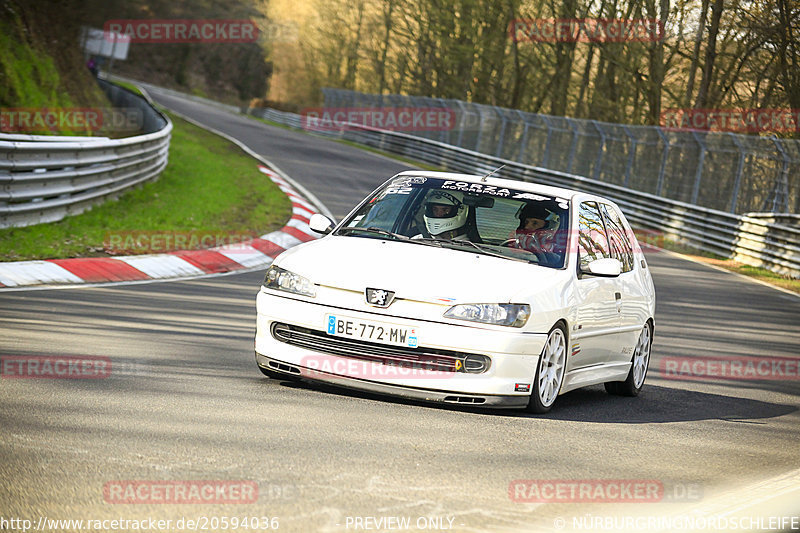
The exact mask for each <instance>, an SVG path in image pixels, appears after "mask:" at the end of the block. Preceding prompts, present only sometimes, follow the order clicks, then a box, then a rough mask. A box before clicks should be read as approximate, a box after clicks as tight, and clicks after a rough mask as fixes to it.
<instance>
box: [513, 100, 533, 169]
mask: <svg viewBox="0 0 800 533" xmlns="http://www.w3.org/2000/svg"><path fill="white" fill-rule="evenodd" d="M515 111H516V112H517V114H518V115H519V118H521V119H522V122H524V123H525V128H524V129H523V130H522V139H520V142H519V154H517V161H519V162H520V163H524V162H525V161H523V160H522V158H523V157H525V147H526V146H527V145H528V129H529V128H530V123H529V122H528V121H527V120H526V119H525V115H523V114H522V111H520V110H519V109H516V110H515Z"/></svg>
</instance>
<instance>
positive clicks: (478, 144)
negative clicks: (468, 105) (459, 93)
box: [475, 106, 483, 152]
mask: <svg viewBox="0 0 800 533" xmlns="http://www.w3.org/2000/svg"><path fill="white" fill-rule="evenodd" d="M476 107H477V108H478V117H479V118H478V136H477V137H475V151H476V152H477V151H478V150H479V149H480V147H481V137H483V110H482V109H481V107H483V106H476Z"/></svg>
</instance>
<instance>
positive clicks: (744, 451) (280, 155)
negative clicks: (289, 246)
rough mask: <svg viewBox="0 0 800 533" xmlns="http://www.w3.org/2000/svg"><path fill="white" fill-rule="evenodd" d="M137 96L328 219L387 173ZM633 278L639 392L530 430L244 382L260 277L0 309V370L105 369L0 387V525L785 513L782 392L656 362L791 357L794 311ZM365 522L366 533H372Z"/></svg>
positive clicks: (779, 300) (313, 523) (14, 303)
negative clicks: (252, 159)
mask: <svg viewBox="0 0 800 533" xmlns="http://www.w3.org/2000/svg"><path fill="white" fill-rule="evenodd" d="M152 96H153V97H154V99H155V100H156V101H157V102H159V103H160V104H162V105H164V106H166V107H168V108H172V109H175V110H177V111H179V112H181V113H183V114H185V115H187V116H190V117H193V118H194V119H195V120H197V121H200V122H202V123H204V124H207V125H209V126H211V127H213V128H216V129H218V130H220V131H223V132H225V133H228V134H229V135H232V136H234V137H236V138H237V139H239V140H241V141H243V142H244V143H245V144H247V145H248V146H249V147H250V148H252V149H253V150H255V151H256V152H257V153H259V154H261V155H263V156H264V157H266V158H267V159H269V160H271V161H272V162H274V163H275V164H276V165H277V166H278V167H279V168H280V169H281V170H283V171H284V172H286V173H287V174H289V175H290V176H291V177H292V178H294V179H295V180H296V181H297V182H299V183H301V184H302V185H303V186H305V187H306V188H307V189H308V190H310V191H311V192H312V193H313V194H314V195H316V196H317V197H318V198H319V199H320V200H321V201H322V202H324V203H325V204H326V205H327V206H328V208H329V209H330V210H331V211H332V212H333V213H334V215H336V216H337V217H342V216H344V215H345V214H346V213H347V212H348V211H349V210H350V208H352V207H353V206H354V204H355V203H356V202H357V201H358V200H360V199H361V198H362V197H363V196H364V195H365V194H367V193H368V192H369V191H371V190H372V189H374V188H375V187H376V186H377V185H379V184H380V183H381V182H383V181H384V180H385V179H386V178H387V177H389V176H390V175H392V174H393V173H395V172H398V171H400V170H404V169H407V168H408V167H407V166H406V165H404V164H402V163H400V162H396V161H393V160H390V159H387V158H384V157H381V156H377V155H374V154H370V153H368V152H365V151H362V150H359V149H357V148H353V147H351V146H347V145H343V144H340V143H335V142H332V141H329V140H326V139H322V138H319V137H315V136H311V135H306V134H303V133H300V132H294V131H288V130H285V129H282V128H275V127H271V126H267V125H264V124H261V123H259V122H256V121H254V120H251V119H248V118H245V117H241V116H236V115H232V114H229V113H226V112H224V111H221V110H218V109H216V108H212V107H208V106H205V105H202V104H198V103H195V102H191V101H187V100H182V99H177V98H173V97H169V96H166V95H163V94H159V93H158V92H154V93H153V94H152ZM254 165H255V163H254ZM265 179H266V178H265ZM648 261H649V265H650V268H651V269H652V272H653V276H654V278H655V283H656V287H657V291H658V308H657V315H656V334H655V344H654V347H653V354H654V355H653V360H652V362H651V371H650V374H649V376H648V382H647V384H646V386H645V390H644V392H643V393H642V395H641V396H640V397H638V398H619V397H612V396H609V395H607V394H606V393H605V392H604V390H603V388H602V387H601V386H597V387H591V388H588V389H583V390H578V391H574V392H571V393H568V394H566V395H564V396H562V397H561V398H560V399H559V401H558V403H557V404H556V407H555V408H554V410H553V411H552V412H551V413H550V414H549V415H546V416H534V415H529V414H525V413H515V412H487V411H480V410H470V409H463V408H447V407H433V406H429V405H425V404H420V403H416V402H410V401H401V400H394V399H385V398H382V397H378V396H373V395H369V394H361V393H355V392H348V391H341V390H338V389H334V388H329V387H319V386H311V385H306V384H290V383H287V382H280V381H273V380H269V379H266V378H264V377H263V376H262V375H261V374H260V372H259V371H258V369H257V368H256V366H255V363H254V361H253V337H254V332H255V328H254V324H255V307H254V301H255V295H256V292H257V290H258V287H259V284H260V281H261V278H262V276H263V273H261V272H250V273H245V274H234V275H227V276H221V277H215V278H206V279H199V280H194V281H179V282H156V283H148V284H141V285H128V286H108V287H96V288H86V287H85V288H75V289H63V290H38V291H19V292H7V293H4V292H0V355H2V356H8V355H37V356H41V355H50V356H64V355H74V356H99V357H107V358H109V359H110V362H111V374H110V376H109V377H107V378H105V379H81V380H78V379H69V380H66V379H10V378H6V377H4V378H3V379H2V380H0V426H1V427H2V428H3V429H2V432H0V457H2V461H0V479H2V482H0V510H1V511H0V512H1V513H2V516H3V518H9V517H20V518H25V519H30V520H33V522H34V524H35V523H36V521H37V520H38V518H39V517H40V516H46V517H47V518H48V519H50V520H52V519H84V520H89V519H103V518H109V519H110V518H127V519H138V520H141V519H146V518H153V517H155V518H160V519H165V520H166V519H169V520H173V522H172V524H173V525H172V526H171V528H170V530H173V531H181V530H188V529H177V528H176V526H175V521H176V520H178V519H180V518H181V517H185V518H187V519H188V518H197V517H201V516H206V517H209V518H210V517H214V516H216V517H223V516H227V517H232V516H237V517H241V516H269V517H279V524H280V529H279V530H281V531H367V530H368V529H366V527H361V528H359V527H356V526H357V524H358V523H359V522H357V521H356V520H355V518H356V517H359V518H361V519H362V521H361V522H360V523H361V524H362V526H365V525H366V524H367V523H369V524H371V525H373V526H374V525H375V524H376V523H378V522H377V521H378V520H380V519H381V518H382V517H384V518H385V517H407V518H409V519H410V521H411V524H412V526H414V527H416V528H419V529H422V528H420V527H419V526H420V525H424V526H426V527H427V530H428V531H431V530H443V529H444V528H445V527H450V528H451V529H450V530H451V531H486V530H490V531H551V530H553V531H555V530H561V529H562V526H563V527H564V528H565V529H566V530H571V529H575V530H576V531H577V530H586V529H581V528H580V527H577V528H576V527H574V522H572V519H573V517H576V516H577V517H584V518H585V517H586V516H587V515H588V514H591V515H592V516H595V517H596V516H601V517H602V516H605V515H617V516H635V517H661V518H664V517H674V516H675V515H679V514H681V513H684V512H695V513H700V514H702V513H706V515H708V516H711V515H714V514H715V513H716V514H723V513H728V514H727V515H726V516H729V517H736V516H744V517H759V516H769V515H776V516H790V515H791V514H792V513H793V514H794V515H795V516H797V515H798V514H800V504H798V503H797V502H798V501H800V497H798V496H800V473H798V470H797V469H798V468H800V445H798V442H800V414H798V407H800V381H798V380H797V376H795V378H794V380H792V379H784V380H741V381H736V382H734V381H720V380H714V379H704V380H700V381H686V380H676V379H668V378H667V377H666V376H663V375H662V373H661V367H660V365H661V360H662V358H664V357H676V356H677V357H688V358H695V359H698V360H702V359H703V358H706V357H711V356H716V357H736V356H747V357H759V358H766V357H789V358H797V357H798V354H800V327H798V326H800V318H798V317H800V298H797V297H795V296H791V295H786V294H783V293H781V292H779V291H777V290H774V289H772V288H769V287H765V286H762V285H759V284H756V283H753V282H750V281H746V280H743V279H742V278H740V277H738V276H735V275H732V274H728V273H724V272H720V271H717V270H713V269H711V268H708V267H706V266H703V265H700V264H697V263H694V262H690V261H687V260H684V259H682V258H679V257H677V256H675V255H672V254H669V253H664V252H652V253H649V255H648ZM429 268H430V269H431V271H435V268H436V267H435V265H430V266H429ZM520 479H522V480H656V481H658V482H659V483H661V485H662V486H663V487H664V494H665V497H666V499H667V500H668V501H664V502H661V503H629V504H619V503H602V502H597V501H595V502H590V503H547V504H542V503H522V502H517V501H514V500H513V498H512V497H511V496H510V495H509V485H510V484H511V483H512V482H513V481H514V480H520ZM119 480H155V481H165V480H171V481H180V480H245V481H252V482H255V483H256V484H258V487H259V492H258V500H257V502H256V503H238V504H190V503H181V504H166V503H160V504H153V503H148V504H124V503H109V502H108V498H107V497H104V492H103V491H104V487H106V486H107V485H108V484H109V483H110V482H112V483H113V482H115V481H119ZM689 489H690V490H689ZM686 490H689V492H690V494H685V493H684V492H685V491H686ZM367 518H371V519H372V520H373V522H369V521H367V522H365V521H364V520H365V519H367ZM429 518H430V519H434V518H435V519H437V520H438V521H433V520H431V521H427V519H429ZM421 519H425V520H423V521H420V520H421ZM560 520H564V522H561V521H560ZM381 524H383V526H384V527H383V529H381V528H378V529H370V530H371V531H376V530H388V528H387V527H386V526H387V524H388V522H385V521H384V522H382V523H381ZM580 524H583V522H579V525H580ZM433 525H435V526H439V527H437V528H435V527H430V526H433ZM67 529H68V528H62V529H59V530H67ZM622 529H624V528H617V529H615V530H622ZM69 530H75V531H79V530H80V529H78V528H72V529H69ZM215 530H216V531H223V529H222V528H221V526H220V527H217V528H216V529H215ZM595 530H597V528H595ZM648 530H655V529H653V528H652V527H650V528H648ZM709 530H711V529H709ZM240 531H241V529H240Z"/></svg>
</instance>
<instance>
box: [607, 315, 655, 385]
mask: <svg viewBox="0 0 800 533" xmlns="http://www.w3.org/2000/svg"><path fill="white" fill-rule="evenodd" d="M652 346H653V328H652V326H651V325H650V323H649V322H648V323H647V324H645V325H644V327H643V328H642V332H641V333H640V334H639V340H638V341H636V348H635V349H634V350H633V356H632V357H631V369H630V371H628V377H627V378H626V379H625V381H609V382H608V383H605V387H606V392H607V393H609V394H613V395H615V396H638V395H639V393H640V392H641V391H642V387H644V380H645V379H646V378H647V369H648V367H649V366H650V352H651V349H652Z"/></svg>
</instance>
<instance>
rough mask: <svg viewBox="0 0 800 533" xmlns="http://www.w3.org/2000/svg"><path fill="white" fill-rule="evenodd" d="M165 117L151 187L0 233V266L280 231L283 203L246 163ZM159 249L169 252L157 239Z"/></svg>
mask: <svg viewBox="0 0 800 533" xmlns="http://www.w3.org/2000/svg"><path fill="white" fill-rule="evenodd" d="M170 118H171V119H172V122H173V125H174V129H173V132H172V141H171V143H170V155H169V164H168V165H167V168H166V169H165V170H164V172H163V173H162V174H161V177H160V178H159V179H158V180H157V181H154V182H150V183H146V184H144V185H142V186H141V187H139V188H136V189H134V190H132V191H129V192H127V193H125V194H123V195H122V196H120V198H119V199H118V200H109V201H107V202H105V203H104V204H102V205H99V206H95V207H94V208H93V209H91V210H90V211H87V212H85V213H82V214H80V215H75V216H71V217H67V218H65V219H64V220H61V221H59V222H53V223H48V224H37V225H35V226H27V227H24V228H6V229H0V261H22V260H28V259H62V258H69V257H104V256H109V253H108V252H107V245H108V243H109V242H111V241H110V239H114V238H118V237H119V236H126V235H130V233H131V232H137V233H138V232H142V233H144V232H147V233H148V234H150V235H152V236H153V237H149V238H155V237H156V236H158V235H162V234H163V235H164V238H167V239H168V238H169V236H170V235H174V234H175V233H181V234H190V235H191V236H194V237H198V238H199V237H201V236H206V235H213V236H215V237H214V239H215V242H219V238H220V236H221V237H222V238H223V239H224V238H225V236H231V240H234V239H235V238H237V237H238V236H241V235H262V234H264V233H268V232H270V231H274V230H276V229H279V228H281V227H283V225H284V224H285V223H286V221H287V220H288V219H289V217H290V216H291V210H292V208H291V203H290V202H289V199H288V198H287V197H286V196H285V195H284V194H283V193H282V192H281V191H280V189H278V187H277V186H275V184H273V183H272V181H271V180H270V179H269V178H267V177H266V176H265V175H264V174H262V173H261V172H259V171H258V168H257V163H256V161H255V160H254V159H253V158H252V157H250V156H248V155H246V154H245V153H244V152H242V150H241V149H240V148H239V147H237V146H236V145H234V144H232V143H230V142H228V141H226V140H224V139H222V138H220V137H219V136H217V135H214V134H212V133H209V132H207V131H205V130H203V129H202V128H198V127H197V126H194V125H192V124H189V123H188V122H185V121H183V120H181V119H179V118H177V117H175V116H170ZM117 242H120V241H117ZM122 242H123V243H125V242H130V240H129V239H128V240H127V241H126V240H123V241H122ZM140 242H141V240H140ZM191 242H192V240H191V239H188V240H187V244H189V243H191ZM206 242H208V241H206ZM159 246H161V247H169V246H168V243H167V242H166V241H164V240H163V239H162V240H161V241H160V244H159ZM158 251H165V250H162V249H156V248H155V241H153V243H152V245H151V247H150V248H147V247H146V246H145V248H144V249H125V250H121V251H120V253H122V254H124V255H128V254H134V253H150V252H158Z"/></svg>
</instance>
